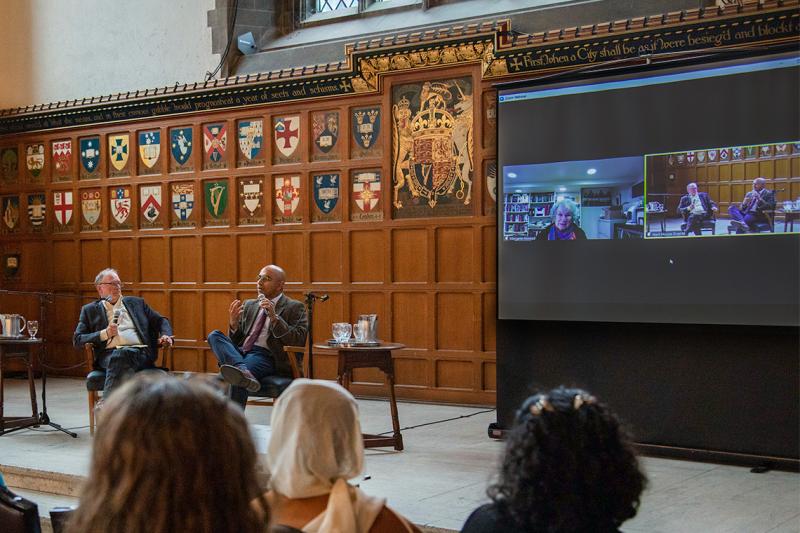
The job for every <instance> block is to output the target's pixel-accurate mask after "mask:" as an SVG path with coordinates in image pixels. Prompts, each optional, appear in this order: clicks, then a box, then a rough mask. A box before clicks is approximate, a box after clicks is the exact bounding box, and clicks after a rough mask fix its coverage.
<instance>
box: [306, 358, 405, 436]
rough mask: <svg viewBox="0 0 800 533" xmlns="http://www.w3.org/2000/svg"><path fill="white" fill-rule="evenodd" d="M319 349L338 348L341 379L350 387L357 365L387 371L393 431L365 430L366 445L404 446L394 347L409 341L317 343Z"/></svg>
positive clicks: (338, 379)
mask: <svg viewBox="0 0 800 533" xmlns="http://www.w3.org/2000/svg"><path fill="white" fill-rule="evenodd" d="M314 348H315V349H320V350H336V351H337V352H338V355H339V361H338V372H337V381H338V382H339V384H340V385H341V386H342V387H344V388H345V389H347V390H350V384H351V383H352V381H353V369H356V368H377V369H379V370H380V371H382V372H383V373H384V374H385V375H386V384H387V386H388V388H389V409H390V411H391V415H392V435H391V436H388V435H367V434H364V447H365V448H378V447H384V446H394V449H395V450H397V451H401V450H402V449H403V436H402V435H401V434H400V420H399V419H398V416H397V399H396V398H395V394H394V362H393V361H392V351H393V350H400V349H402V348H405V345H403V344H399V343H396V342H381V343H380V344H378V345H377V346H354V345H350V344H338V345H337V344H334V345H329V344H315V345H314Z"/></svg>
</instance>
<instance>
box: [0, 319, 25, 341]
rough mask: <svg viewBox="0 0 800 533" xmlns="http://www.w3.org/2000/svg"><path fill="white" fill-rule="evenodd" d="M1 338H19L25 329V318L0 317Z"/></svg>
mask: <svg viewBox="0 0 800 533" xmlns="http://www.w3.org/2000/svg"><path fill="white" fill-rule="evenodd" d="M0 326H1V327H2V332H1V333H2V336H3V337H7V338H16V337H19V336H20V334H21V333H22V331H23V330H24V329H25V317H24V316H22V315H0Z"/></svg>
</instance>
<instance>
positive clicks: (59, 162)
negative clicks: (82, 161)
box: [53, 139, 72, 175]
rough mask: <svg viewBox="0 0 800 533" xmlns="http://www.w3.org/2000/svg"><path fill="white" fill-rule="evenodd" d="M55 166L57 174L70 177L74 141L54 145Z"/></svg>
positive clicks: (59, 142)
mask: <svg viewBox="0 0 800 533" xmlns="http://www.w3.org/2000/svg"><path fill="white" fill-rule="evenodd" d="M53 165H54V166H55V169H56V174H59V175H65V174H66V175H69V171H70V167H72V141H71V140H69V139H68V140H65V141H57V142H54V143H53Z"/></svg>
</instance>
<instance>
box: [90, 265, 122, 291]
mask: <svg viewBox="0 0 800 533" xmlns="http://www.w3.org/2000/svg"><path fill="white" fill-rule="evenodd" d="M109 274H114V275H115V276H117V277H119V272H117V271H116V270H115V269H113V268H104V269H103V270H101V271H100V272H99V273H98V274H97V276H95V277H94V285H95V287H96V286H98V285H100V283H101V282H102V281H103V278H104V277H106V276H108V275H109Z"/></svg>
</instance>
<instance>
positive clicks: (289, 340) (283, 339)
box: [228, 294, 308, 376]
mask: <svg viewBox="0 0 800 533" xmlns="http://www.w3.org/2000/svg"><path fill="white" fill-rule="evenodd" d="M259 309H260V308H259V306H258V300H255V299H253V300H245V302H244V305H243V309H242V316H241V317H239V327H238V328H237V329H236V331H229V332H228V336H229V337H230V338H231V340H232V341H233V343H234V344H235V345H236V346H241V345H242V344H244V341H245V339H246V338H247V336H248V335H249V334H250V330H251V329H252V328H253V324H255V321H256V316H257V315H258V310H259ZM275 314H276V315H277V319H276V320H273V321H270V324H269V328H270V335H269V336H268V337H267V345H268V346H269V351H270V352H271V353H272V356H273V357H274V358H275V367H276V370H277V374H278V375H280V376H291V375H292V367H291V365H290V364H289V357H288V356H287V355H286V352H285V351H284V349H283V347H284V346H303V345H304V344H305V343H306V335H307V334H308V315H306V306H305V305H303V303H302V302H298V301H297V300H293V299H291V298H289V297H288V296H286V295H285V294H284V295H283V296H282V297H281V299H280V300H278V305H276V306H275Z"/></svg>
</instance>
